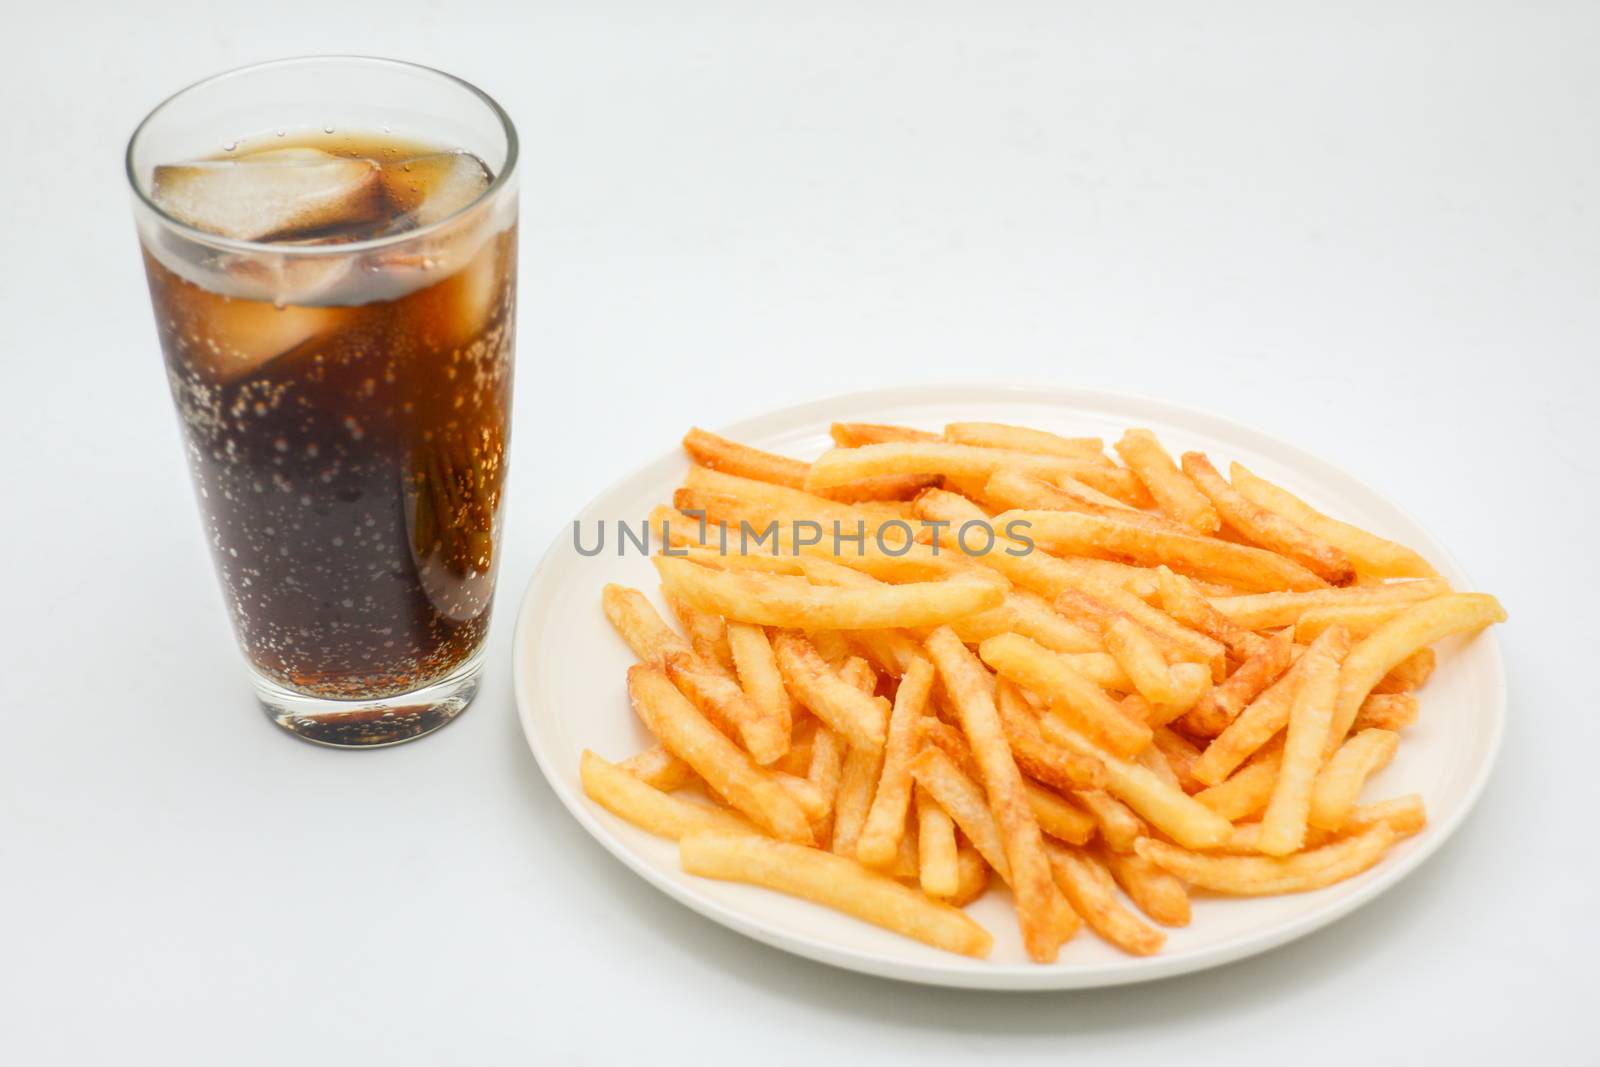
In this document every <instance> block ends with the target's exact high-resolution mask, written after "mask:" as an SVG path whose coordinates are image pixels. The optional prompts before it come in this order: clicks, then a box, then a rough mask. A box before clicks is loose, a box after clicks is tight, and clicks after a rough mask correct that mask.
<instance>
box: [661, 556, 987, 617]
mask: <svg viewBox="0 0 1600 1067" xmlns="http://www.w3.org/2000/svg"><path fill="white" fill-rule="evenodd" d="M655 565H656V570H657V571H658V572H659V573H660V575H661V582H662V585H663V586H664V587H666V588H667V589H668V590H670V591H671V592H674V593H676V594H678V595H680V596H682V597H683V598H684V599H685V600H687V601H688V602H689V603H691V604H694V605H695V606H697V607H700V608H704V609H705V610H707V611H715V612H717V613H718V614H719V615H722V616H723V617H724V618H726V619H730V620H734V621H738V622H749V623H757V624H760V625H762V626H784V627H792V628H796V629H812V630H866V629H886V628H895V627H908V626H936V625H938V624H940V623H942V622H945V621H947V620H949V619H958V618H960V617H961V616H963V615H970V614H972V613H973V612H975V611H983V610H985V609H987V608H992V607H995V606H997V605H999V604H1000V603H1001V602H1002V601H1003V600H1004V599H1005V594H1004V592H1003V591H1002V590H1001V589H1000V588H999V587H998V586H996V585H995V584H994V583H992V582H987V581H983V580H980V579H976V578H969V577H966V576H957V577H953V578H950V579H949V580H947V581H942V582H911V583H907V584H905V585H883V586H881V587H874V588H871V589H844V588H835V587H829V586H818V585H812V584H811V583H810V582H807V581H805V580H803V579H800V578H792V577H789V576H787V575H781V574H759V573H754V572H739V571H719V570H713V569H712V568H710V567H702V566H700V565H698V564H695V563H691V562H689V561H688V560H684V559H671V558H667V557H664V556H656V557H655Z"/></svg>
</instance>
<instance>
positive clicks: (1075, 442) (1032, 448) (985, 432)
mask: <svg viewBox="0 0 1600 1067" xmlns="http://www.w3.org/2000/svg"><path fill="white" fill-rule="evenodd" d="M944 439H945V440H946V441H949V442H950V443H951V444H956V445H976V446H978V447H980V448H1004V449H1009V450H1010V451H1012V452H1035V453H1038V454H1039V455H1043V456H1071V457H1075V458H1078V459H1087V460H1094V461H1096V462H1100V461H1105V462H1109V460H1106V457H1105V443H1104V442H1103V441H1101V440H1100V438H1098V437H1061V436H1059V435H1057V434H1053V433H1046V432H1044V431H1043V430H1032V429H1029V428H1028V427H1026V426H1008V425H1006V424H1004V423H999V422H952V423H950V424H949V425H948V426H946V427H945V428H944Z"/></svg>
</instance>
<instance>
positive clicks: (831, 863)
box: [678, 830, 993, 957]
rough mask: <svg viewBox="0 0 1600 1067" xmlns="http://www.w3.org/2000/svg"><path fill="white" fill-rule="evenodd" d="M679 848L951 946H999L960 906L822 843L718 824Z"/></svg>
mask: <svg viewBox="0 0 1600 1067" xmlns="http://www.w3.org/2000/svg"><path fill="white" fill-rule="evenodd" d="M678 850H679V859H680V862H681V863H682V865H683V869H684V870H685V871H687V872H688V873H690V874H695V875H700V876H702V877H705V878H719V879H723V880H726V881H736V882H746V883H749V884H750V885H759V886H765V887H766V888H768V889H776V890H777V891H779V892H781V893H787V894H789V895H791V896H796V897H800V898H802V899H805V900H810V901H814V902H816V903H818V904H823V905H826V906H828V907H830V908H834V909H836V910H838V911H842V912H844V913H846V914H848V915H853V916H855V917H856V918H858V919H862V920H864V921H866V922H870V923H873V924H875V925H878V926H881V927H883V928H884V929H886V930H892V931H894V932H895V933H897V934H902V935H904V936H906V937H910V938H915V939H916V940H918V941H921V942H923V943H924V944H929V945H932V946H934V947H935V948H942V949H946V950H948V951H950V952H959V953H961V954H963V955H967V956H977V957H983V956H987V955H988V954H989V950H990V948H991V947H992V946H993V939H992V938H991V937H990V936H989V934H988V932H987V931H985V930H984V929H983V927H981V926H979V925H978V924H977V923H975V922H973V921H972V920H971V919H970V918H968V917H967V915H966V913H965V912H962V911H961V910H960V909H958V908H955V907H952V906H951V905H949V904H945V903H941V902H939V901H936V900H932V899H930V898H928V897H926V896H924V895H923V894H921V893H919V892H917V891H916V890H914V889H909V888H907V887H906V886H903V885H901V884H900V883H899V882H896V881H895V880H894V879H893V878H890V877H888V876H886V875H882V874H878V873H876V872H874V871H869V870H867V869H866V868H865V867H862V866H861V865H860V864H857V863H854V862H853V861H851V860H847V859H844V858H842V857H839V856H833V855H829V854H828V853H826V852H822V851H820V850H818V849H815V848H807V847H805V846H803V845H795V844H789V843H786V842H782V841H772V840H768V839H766V838H763V837H756V836H753V835H749V834H736V833H728V832H726V831H720V830H711V831H700V832H696V833H691V834H687V835H685V836H684V837H683V838H682V839H681V840H680V841H679V843H678Z"/></svg>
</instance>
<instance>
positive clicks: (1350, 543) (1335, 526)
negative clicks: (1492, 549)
mask: <svg viewBox="0 0 1600 1067" xmlns="http://www.w3.org/2000/svg"><path fill="white" fill-rule="evenodd" d="M1228 473H1229V474H1230V475H1231V476H1232V478H1233V488H1234V489H1235V490H1237V491H1238V492H1239V494H1240V495H1241V496H1243V497H1244V498H1245V499H1247V500H1249V501H1251V502H1253V503H1255V504H1256V505H1258V506H1259V507H1263V508H1266V509H1268V510H1270V511H1273V512H1276V513H1277V514H1279V515H1281V516H1283V518H1284V519H1286V520H1288V521H1289V522H1292V523H1294V524H1295V525H1296V526H1299V527H1301V528H1302V529H1305V530H1309V531H1310V532H1311V533H1313V534H1315V535H1316V536H1317V537H1320V538H1322V540H1324V541H1326V542H1327V543H1328V544H1330V545H1333V546H1334V547H1336V548H1338V549H1339V550H1340V551H1342V552H1343V553H1344V554H1345V555H1346V556H1348V557H1349V558H1350V560H1351V562H1352V563H1354V564H1355V569H1356V573H1357V574H1360V575H1363V576H1365V577H1371V578H1430V577H1433V575H1434V574H1435V573H1437V572H1435V571H1434V569H1433V567H1432V566H1431V565H1429V563H1428V561H1427V560H1425V559H1423V558H1422V557H1421V556H1419V555H1417V553H1415V552H1413V551H1411V549H1409V548H1406V547H1404V546H1403V545H1397V544H1395V543H1394V542H1393V541H1386V540H1384V539H1383V538H1381V537H1378V536H1376V535H1375V534H1370V533H1368V532H1367V531H1365V530H1363V529H1361V528H1359V527H1356V526H1351V525H1350V524H1349V523H1343V522H1339V521H1338V520H1336V519H1330V518H1329V517H1328V516H1326V515H1324V514H1322V513H1321V512H1320V511H1317V510H1316V509H1314V508H1312V507H1311V506H1310V505H1309V504H1307V503H1306V502H1305V501H1303V500H1301V499H1300V498H1299V497H1297V496H1295V495H1294V494H1292V493H1290V492H1289V491H1288V490H1286V489H1281V488H1279V487H1278V486H1276V485H1273V484H1272V483H1271V482H1269V481H1267V480H1266V479H1265V478H1259V477H1257V476H1256V475H1254V474H1252V473H1250V471H1248V470H1246V469H1245V468H1244V467H1243V466H1242V465H1240V464H1238V463H1235V464H1233V466H1232V467H1231V468H1230V469H1229V472H1228Z"/></svg>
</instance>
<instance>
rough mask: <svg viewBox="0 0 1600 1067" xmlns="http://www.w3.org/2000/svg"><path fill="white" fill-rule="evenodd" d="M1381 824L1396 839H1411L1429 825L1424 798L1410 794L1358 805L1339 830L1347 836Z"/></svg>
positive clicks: (1351, 810)
mask: <svg viewBox="0 0 1600 1067" xmlns="http://www.w3.org/2000/svg"><path fill="white" fill-rule="evenodd" d="M1380 822H1381V823H1385V824H1387V825H1388V827H1389V829H1391V830H1393V831H1394V832H1395V836H1396V837H1409V836H1410V835H1412V834H1414V833H1417V832H1418V831H1420V830H1421V829H1422V828H1423V827H1424V826H1426V825H1427V824H1428V815H1427V811H1426V810H1425V809H1424V807H1423V804H1422V798H1421V797H1420V796H1418V795H1417V794H1415V793H1408V794H1406V795H1405V796H1403V797H1394V798H1392V799H1390V800H1379V801H1375V802H1373V803H1371V804H1360V805H1357V806H1356V807H1354V808H1352V809H1350V814H1349V815H1348V816H1347V817H1346V818H1345V820H1344V825H1343V826H1341V827H1340V828H1339V829H1340V830H1341V831H1342V832H1344V833H1347V834H1359V833H1363V832H1365V831H1367V830H1369V829H1371V828H1372V827H1374V826H1376V825H1377V824H1378V823H1380Z"/></svg>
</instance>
